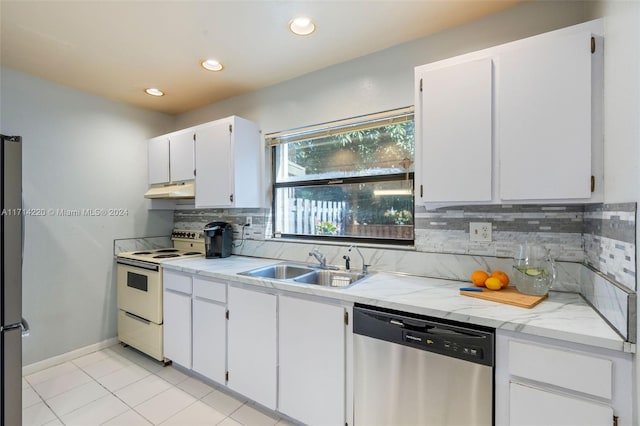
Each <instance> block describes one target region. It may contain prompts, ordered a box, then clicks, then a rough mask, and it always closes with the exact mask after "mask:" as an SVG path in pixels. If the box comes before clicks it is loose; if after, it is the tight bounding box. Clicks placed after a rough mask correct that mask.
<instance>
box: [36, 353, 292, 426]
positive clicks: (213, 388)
mask: <svg viewBox="0 0 640 426" xmlns="http://www.w3.org/2000/svg"><path fill="white" fill-rule="evenodd" d="M101 351H106V352H108V354H107V355H106V356H105V357H104V358H101V359H99V360H96V361H95V362H92V363H89V364H87V365H86V366H88V365H93V364H95V363H97V362H100V361H104V360H105V359H106V358H109V357H111V356H110V355H109V354H113V355H116V356H117V357H120V358H123V359H124V360H126V361H128V362H129V363H130V365H136V366H138V367H140V368H142V369H143V370H145V371H146V372H148V373H149V374H148V375H146V376H144V377H141V378H139V379H137V380H134V381H133V382H131V383H128V384H127V385H125V386H122V387H120V388H118V389H114V390H113V391H112V390H110V389H108V388H107V387H106V386H105V385H104V384H102V383H101V382H100V381H99V379H100V378H102V377H105V376H107V375H109V374H112V373H116V372H118V371H120V370H122V369H124V368H127V367H128V366H124V367H122V368H120V369H117V370H115V371H113V372H110V373H108V374H106V375H104V376H101V377H97V378H96V377H94V376H92V375H91V374H89V373H88V372H87V371H86V370H85V369H84V368H83V367H82V366H80V365H78V364H76V363H75V362H74V361H76V360H77V359H79V358H77V359H75V360H70V361H69V362H70V363H71V364H72V365H73V366H74V367H76V368H77V369H79V370H80V371H82V372H83V373H84V374H86V375H87V376H88V377H89V378H90V381H88V382H86V383H82V384H80V385H78V386H75V387H73V388H71V389H68V390H66V391H65V392H62V393H60V394H57V395H54V396H52V397H51V398H55V397H58V396H61V395H63V394H65V393H67V392H71V391H73V390H74V389H76V388H78V387H80V386H84V385H87V384H88V383H91V382H92V381H93V382H95V383H97V384H98V385H99V386H100V387H101V388H103V389H104V390H105V391H106V392H107V394H106V395H103V396H101V397H99V398H96V399H93V400H92V401H90V402H87V403H86V404H84V405H82V406H81V407H77V408H76V409H74V410H72V411H70V412H69V413H65V414H64V416H66V415H68V414H71V413H73V412H75V411H77V410H79V409H81V408H83V407H86V406H87V405H89V404H91V403H94V402H95V401H97V400H99V399H101V398H105V397H107V396H108V395H112V396H114V397H115V398H116V399H117V400H118V401H120V402H122V403H123V405H124V406H125V407H127V409H128V410H130V411H132V412H134V413H136V414H137V415H139V416H140V417H141V418H142V419H144V420H145V421H148V422H149V423H151V424H154V423H153V422H152V421H151V420H150V419H148V418H147V417H145V416H144V415H143V414H142V413H140V412H139V411H137V410H136V407H138V406H140V405H141V404H143V403H144V402H147V401H149V400H150V399H152V398H154V397H155V396H157V395H159V394H161V393H163V392H167V391H169V390H170V389H176V390H179V391H181V392H184V393H185V394H187V395H189V396H191V397H192V398H194V399H195V401H193V402H192V403H191V404H189V405H187V406H186V407H184V408H182V409H180V410H179V411H177V412H176V413H173V414H172V415H171V416H170V417H168V418H167V419H164V420H163V421H162V422H160V423H159V424H162V423H163V422H166V421H168V420H169V419H171V418H172V417H174V416H176V415H178V414H179V413H180V412H182V411H184V410H187V409H188V408H189V407H191V406H193V405H195V404H196V403H197V402H202V403H203V404H205V405H207V406H208V407H210V408H212V409H214V410H216V411H218V409H217V408H216V407H214V406H212V405H209V404H207V403H205V402H204V401H203V399H204V398H206V397H207V396H209V395H211V394H212V393H214V392H219V393H221V394H222V395H225V396H228V397H231V398H233V399H236V400H237V401H238V402H240V405H239V406H238V407H237V408H235V409H234V410H233V411H231V412H230V413H229V414H224V413H222V412H220V411H218V412H219V413H220V414H223V415H224V416H225V417H224V418H223V419H222V420H220V422H218V423H217V424H220V423H223V422H224V421H227V420H231V421H233V422H236V423H238V424H243V423H241V422H240V421H239V420H236V419H235V418H233V417H232V416H233V415H234V414H235V413H236V412H238V411H239V410H241V409H242V408H243V407H245V406H247V407H248V408H250V409H253V410H255V411H257V412H259V413H261V414H263V415H267V414H266V413H263V412H262V411H261V410H259V409H257V408H256V407H253V406H252V405H251V404H249V401H240V400H238V399H237V398H236V397H235V396H234V395H232V394H229V393H227V392H225V391H224V389H223V388H219V387H218V386H212V385H210V384H209V383H207V382H205V381H202V380H201V379H200V378H198V377H196V376H192V375H189V374H186V373H184V372H182V371H181V370H179V369H173V371H175V372H177V373H180V374H182V375H184V376H185V378H184V379H182V380H179V381H177V382H176V383H172V382H170V381H169V380H167V379H165V378H164V377H162V376H161V375H159V374H158V373H159V372H161V371H166V370H163V368H160V369H157V370H156V369H154V370H155V371H154V370H152V369H150V368H147V367H146V366H145V365H143V364H142V363H138V362H136V361H135V359H133V358H135V357H131V358H129V357H126V356H124V355H123V354H120V353H118V352H117V351H115V350H113V349H111V347H109V348H105V349H102V350H101ZM96 352H98V351H96ZM139 360H140V361H144V358H139ZM58 365H60V364H58ZM86 366H85V367H86ZM53 367H55V366H53ZM53 367H50V368H53ZM165 367H168V366H165ZM42 371H44V370H42ZM34 374H35V373H34ZM61 376H64V374H62V375H60V376H57V377H61ZM150 376H154V377H155V378H157V379H158V380H162V381H164V382H166V383H168V384H169V385H170V387H169V388H168V389H165V390H163V391H162V392H160V393H158V394H156V395H153V396H151V397H149V398H147V399H145V400H144V401H141V402H139V403H137V404H136V405H135V406H132V405H130V404H128V403H127V402H126V401H124V400H123V399H121V398H120V397H119V396H118V395H116V392H118V391H119V390H121V389H124V388H125V387H127V386H131V385H133V384H135V383H138V382H140V381H142V380H144V379H146V378H148V377H150ZM55 378H56V377H52V378H51V379H49V380H52V379H55ZM190 378H192V379H194V380H196V381H199V382H201V383H203V384H204V385H206V386H208V387H209V388H210V389H211V390H210V391H209V392H207V393H205V394H204V395H202V396H200V397H198V396H196V395H193V394H192V393H190V392H188V391H187V390H185V389H182V388H181V387H179V386H178V385H179V384H180V383H183V382H185V381H186V380H188V379H190ZM25 381H26V384H27V386H28V387H30V388H31V389H32V390H33V391H34V392H35V394H36V395H37V396H38V398H39V399H40V402H42V403H43V404H44V405H45V406H46V407H47V408H48V409H49V410H50V411H51V413H52V414H53V415H54V416H55V419H56V420H57V421H59V422H60V423H61V424H62V425H65V423H64V422H63V421H62V418H61V416H59V415H58V414H57V413H56V412H55V411H54V410H53V408H52V407H51V406H50V405H49V404H48V403H47V400H45V399H44V398H43V397H42V395H41V394H40V393H39V392H38V391H36V389H35V388H34V387H33V385H32V384H31V382H29V380H27V379H26V377H25ZM51 398H49V399H51ZM36 404H37V403H36ZM33 405H35V404H33ZM26 408H28V407H24V408H23V410H24V409H26ZM126 412H127V411H125V412H123V413H120V414H117V415H115V416H113V417H110V418H109V419H106V420H104V421H103V422H102V423H101V424H104V423H106V422H109V421H111V420H113V419H114V418H116V417H118V416H120V415H123V414H125V413H126ZM269 417H271V416H270V415H269ZM280 420H281V419H280V418H279V417H278V418H275V419H274V421H275V423H274V424H277V423H278V422H279V421H280ZM50 421H53V420H50ZM96 426H97V425H96Z"/></svg>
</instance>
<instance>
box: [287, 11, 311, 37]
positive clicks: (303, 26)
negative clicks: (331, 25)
mask: <svg viewBox="0 0 640 426" xmlns="http://www.w3.org/2000/svg"><path fill="white" fill-rule="evenodd" d="M289 29H290V30H291V32H292V33H294V34H297V35H302V36H305V35H309V34H311V33H313V32H314V31H315V30H316V24H314V23H313V21H312V20H311V19H309V18H307V17H306V16H299V17H297V18H294V19H292V20H291V21H289Z"/></svg>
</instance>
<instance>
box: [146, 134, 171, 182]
mask: <svg viewBox="0 0 640 426" xmlns="http://www.w3.org/2000/svg"><path fill="white" fill-rule="evenodd" d="M147 155H148V164H149V185H153V184H156V183H167V182H169V179H170V178H169V135H165V136H158V137H157V138H153V139H149V142H148V143H147Z"/></svg>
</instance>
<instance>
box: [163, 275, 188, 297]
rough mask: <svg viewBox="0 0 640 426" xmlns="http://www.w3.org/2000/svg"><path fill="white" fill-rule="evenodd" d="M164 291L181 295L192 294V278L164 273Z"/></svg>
mask: <svg viewBox="0 0 640 426" xmlns="http://www.w3.org/2000/svg"><path fill="white" fill-rule="evenodd" d="M163 281H164V289H165V290H173V291H177V292H180V293H185V294H191V276H189V275H182V274H176V273H174V272H168V271H165V272H164V279H163Z"/></svg>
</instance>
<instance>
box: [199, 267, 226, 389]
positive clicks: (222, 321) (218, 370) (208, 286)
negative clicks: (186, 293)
mask: <svg viewBox="0 0 640 426" xmlns="http://www.w3.org/2000/svg"><path fill="white" fill-rule="evenodd" d="M226 287H227V286H226V284H225V283H223V282H216V281H211V280H204V279H202V278H196V277H194V278H193V302H192V304H193V346H192V348H193V363H192V364H193V367H192V368H193V371H195V372H196V373H198V374H201V375H202V376H204V377H206V378H208V379H210V380H213V381H214V382H217V383H221V384H224V383H225V373H226V368H227V318H226V311H227V307H226V292H227V289H226Z"/></svg>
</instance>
